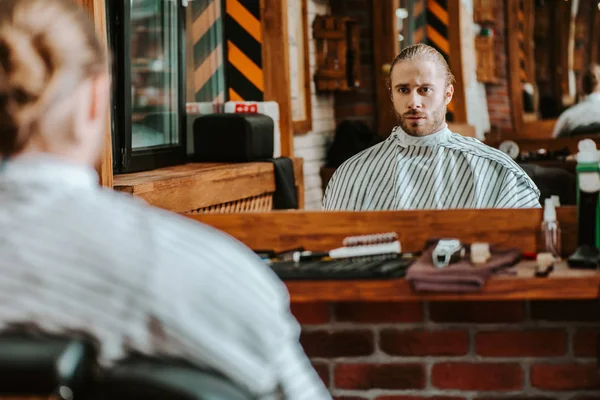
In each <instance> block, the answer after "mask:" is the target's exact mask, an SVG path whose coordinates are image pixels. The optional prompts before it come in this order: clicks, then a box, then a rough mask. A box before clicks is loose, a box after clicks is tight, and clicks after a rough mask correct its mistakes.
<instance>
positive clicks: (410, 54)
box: [388, 43, 454, 90]
mask: <svg viewBox="0 0 600 400" xmlns="http://www.w3.org/2000/svg"><path fill="white" fill-rule="evenodd" d="M401 61H431V62H433V63H434V64H436V65H437V66H438V68H440V69H441V70H442V71H443V73H444V77H445V81H446V86H448V85H452V84H453V83H454V75H453V74H452V71H450V66H449V65H448V63H447V62H446V59H445V58H444V56H442V54H441V53H440V52H439V51H437V50H436V49H434V48H433V47H431V46H429V45H426V44H423V43H419V44H414V45H412V46H408V47H405V48H404V49H403V50H402V51H401V52H400V54H398V55H397V56H396V58H394V61H392V64H391V66H390V71H389V74H388V89H390V90H391V77H392V71H393V69H394V66H395V65H396V64H398V63H399V62H401Z"/></svg>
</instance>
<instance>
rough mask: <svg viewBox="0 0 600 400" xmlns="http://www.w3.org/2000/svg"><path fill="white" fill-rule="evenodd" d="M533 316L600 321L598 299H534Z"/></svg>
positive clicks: (553, 319)
mask: <svg viewBox="0 0 600 400" xmlns="http://www.w3.org/2000/svg"><path fill="white" fill-rule="evenodd" d="M531 318H532V319H535V320H543V321H585V322H590V321H600V303H599V302H598V301H597V300H568V301H566V300H563V301H532V302H531Z"/></svg>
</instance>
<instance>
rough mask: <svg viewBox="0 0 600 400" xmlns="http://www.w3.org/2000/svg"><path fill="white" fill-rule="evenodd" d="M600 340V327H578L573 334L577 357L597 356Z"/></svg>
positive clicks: (574, 350) (574, 349)
mask: <svg viewBox="0 0 600 400" xmlns="http://www.w3.org/2000/svg"><path fill="white" fill-rule="evenodd" d="M599 340H600V328H596V329H594V328H582V329H578V330H577V332H575V335H574V336H573V352H574V353H575V355H576V356H577V357H596V356H597V355H598V341H599Z"/></svg>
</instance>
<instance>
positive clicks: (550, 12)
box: [507, 0, 600, 138]
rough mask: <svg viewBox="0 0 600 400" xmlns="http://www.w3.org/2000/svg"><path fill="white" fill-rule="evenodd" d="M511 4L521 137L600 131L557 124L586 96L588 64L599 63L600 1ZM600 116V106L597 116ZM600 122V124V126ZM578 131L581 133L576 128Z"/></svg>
mask: <svg viewBox="0 0 600 400" xmlns="http://www.w3.org/2000/svg"><path fill="white" fill-rule="evenodd" d="M511 3H512V4H510V5H509V7H508V15H507V23H508V26H509V30H512V29H514V30H515V31H516V32H519V34H517V35H509V37H508V40H509V41H510V43H509V49H510V50H509V54H508V55H509V79H511V81H512V82H511V91H512V93H511V97H512V106H513V107H515V109H516V111H514V112H513V125H514V128H515V133H514V136H515V137H526V138H551V137H556V136H560V137H569V136H572V135H578V134H583V133H586V134H594V133H600V129H596V130H594V129H592V130H591V131H589V132H587V131H582V130H581V129H579V130H577V129H576V128H577V126H576V125H577V124H572V125H571V126H568V127H566V126H564V124H563V123H562V121H561V123H560V124H559V125H557V124H556V123H557V120H558V118H559V117H560V116H561V114H563V113H564V112H565V111H566V110H568V109H569V108H572V107H575V106H577V105H578V104H580V103H581V102H583V101H585V99H586V96H587V94H588V93H586V90H585V88H584V86H585V85H584V84H583V77H584V74H585V70H586V69H587V68H588V67H589V66H590V64H593V63H598V62H599V61H600V60H599V58H598V47H599V44H598V40H595V38H597V36H598V33H599V32H600V26H599V24H600V10H599V8H598V7H599V5H598V2H597V1H581V0H565V1H553V0H532V1H518V0H511ZM597 120H598V122H600V111H599V112H598V116H597ZM597 128H600V127H597ZM573 132H575V133H573Z"/></svg>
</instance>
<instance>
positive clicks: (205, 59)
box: [188, 0, 225, 103]
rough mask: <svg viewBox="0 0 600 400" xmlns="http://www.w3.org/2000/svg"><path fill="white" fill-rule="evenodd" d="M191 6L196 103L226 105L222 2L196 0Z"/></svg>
mask: <svg viewBox="0 0 600 400" xmlns="http://www.w3.org/2000/svg"><path fill="white" fill-rule="evenodd" d="M190 4H191V6H192V8H191V12H192V26H191V32H192V40H193V46H194V47H193V49H194V55H193V57H194V83H193V84H194V93H195V97H196V101H198V102H218V103H222V102H224V100H225V69H224V67H223V23H222V21H223V19H222V10H221V0H195V1H193V2H191V3H190ZM188 29H189V28H188Z"/></svg>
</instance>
